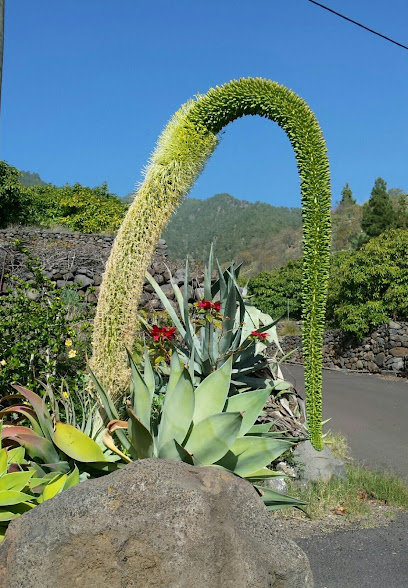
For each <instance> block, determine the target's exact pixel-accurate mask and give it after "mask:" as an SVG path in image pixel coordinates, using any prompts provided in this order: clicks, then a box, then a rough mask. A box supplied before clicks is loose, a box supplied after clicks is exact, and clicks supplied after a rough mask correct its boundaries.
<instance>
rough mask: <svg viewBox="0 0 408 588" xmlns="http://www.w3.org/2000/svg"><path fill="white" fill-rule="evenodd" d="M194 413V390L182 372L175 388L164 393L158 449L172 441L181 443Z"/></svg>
mask: <svg viewBox="0 0 408 588" xmlns="http://www.w3.org/2000/svg"><path fill="white" fill-rule="evenodd" d="M193 413H194V389H193V384H192V383H191V380H190V376H189V373H188V372H187V370H183V372H182V374H181V376H180V378H179V380H178V382H177V384H176V386H175V387H174V388H173V390H171V391H170V392H167V393H166V396H165V398H164V405H163V412H162V417H161V421H160V425H159V435H158V447H159V449H160V447H162V446H163V445H166V443H168V441H171V440H172V439H174V440H175V441H177V442H178V443H182V442H183V440H184V439H185V437H186V435H187V432H188V430H189V428H190V425H191V421H192V419H193Z"/></svg>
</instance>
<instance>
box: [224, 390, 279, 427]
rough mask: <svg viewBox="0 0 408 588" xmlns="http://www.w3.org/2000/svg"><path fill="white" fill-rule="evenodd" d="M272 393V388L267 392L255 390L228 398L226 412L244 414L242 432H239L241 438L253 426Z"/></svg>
mask: <svg viewBox="0 0 408 588" xmlns="http://www.w3.org/2000/svg"><path fill="white" fill-rule="evenodd" d="M270 392H271V390H270V388H269V389H268V388H267V389H265V390H253V391H251V392H244V393H242V394H236V395H235V396H231V397H230V398H228V400H227V406H226V409H225V410H226V412H243V413H244V418H243V419H242V425H241V430H240V432H239V436H240V437H243V436H244V435H245V433H247V432H248V431H249V430H250V428H251V427H252V426H253V424H254V422H255V421H256V419H257V418H258V416H259V413H260V412H261V410H262V409H263V407H264V406H265V404H266V402H267V400H268V398H269V394H270Z"/></svg>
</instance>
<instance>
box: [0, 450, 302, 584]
mask: <svg viewBox="0 0 408 588" xmlns="http://www.w3.org/2000/svg"><path fill="white" fill-rule="evenodd" d="M0 585H1V586H2V587H4V588H66V587H67V586H69V587H74V586H81V587H82V586H86V588H94V587H95V588H96V587H98V588H99V587H100V586H109V587H110V588H125V587H126V588H136V587H138V588H151V587H152V588H153V587H155V588H192V587H193V588H210V587H211V588H244V587H245V588H247V587H251V588H271V587H273V588H311V587H312V586H313V579H312V573H311V571H310V567H309V562H308V560H307V557H306V555H305V554H304V553H303V552H302V551H301V549H300V548H299V547H298V546H297V545H296V544H295V543H293V542H292V541H290V540H288V539H286V538H285V537H284V536H282V535H281V534H280V533H279V531H278V530H276V529H274V521H273V519H272V517H270V515H269V513H268V511H267V510H266V508H265V506H264V504H263V502H262V500H261V498H259V497H258V496H257V495H256V492H255V490H254V489H253V488H252V486H251V485H250V484H249V483H248V482H245V481H244V480H241V479H239V478H237V477H235V476H233V475H232V474H229V473H228V472H224V471H222V470H218V469H216V468H211V467H203V468H197V467H193V466H189V465H187V464H184V463H178V462H174V461H168V460H159V459H148V460H143V461H138V462H134V463H132V464H129V465H128V466H126V467H125V468H123V469H122V470H120V471H119V472H116V473H113V474H110V475H108V476H104V477H102V478H98V479H96V480H89V481H87V482H83V483H81V484H79V485H78V486H76V487H74V488H72V489H70V490H67V491H65V492H63V493H62V494H60V495H59V496H57V497H56V498H54V499H52V500H50V501H48V502H45V503H44V504H42V505H41V506H38V507H36V508H35V509H33V510H32V511H30V512H29V513H27V514H25V515H24V516H21V517H19V518H18V519H16V520H15V521H13V522H12V523H11V524H10V527H9V529H8V531H7V534H6V538H5V539H4V541H3V543H2V545H1V547H0Z"/></svg>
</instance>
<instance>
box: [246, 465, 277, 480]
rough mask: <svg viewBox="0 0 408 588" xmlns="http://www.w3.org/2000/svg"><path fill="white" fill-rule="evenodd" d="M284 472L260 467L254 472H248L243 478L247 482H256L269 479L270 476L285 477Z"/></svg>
mask: <svg viewBox="0 0 408 588" xmlns="http://www.w3.org/2000/svg"><path fill="white" fill-rule="evenodd" d="M286 477H287V476H286V474H283V473H282V472H275V471H274V470H269V469H268V468H261V469H260V470H257V471H256V472H252V474H248V475H247V476H245V480H248V481H249V482H257V481H260V480H269V479H270V478H286Z"/></svg>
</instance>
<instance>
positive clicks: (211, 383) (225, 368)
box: [193, 356, 232, 425]
mask: <svg viewBox="0 0 408 588" xmlns="http://www.w3.org/2000/svg"><path fill="white" fill-rule="evenodd" d="M231 370H232V356H230V357H229V358H228V359H227V361H226V362H225V363H224V365H222V366H221V367H220V368H219V369H218V370H216V371H215V372H213V373H212V374H210V375H209V376H207V377H206V378H204V380H203V381H202V382H201V384H200V385H199V386H198V388H197V389H196V391H195V407H194V416H193V421H194V424H195V425H197V424H198V423H199V422H200V421H202V420H204V419H205V418H207V417H209V416H211V415H213V414H218V413H220V412H222V410H223V408H224V405H225V401H226V399H227V396H228V391H229V386H230V381H231Z"/></svg>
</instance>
